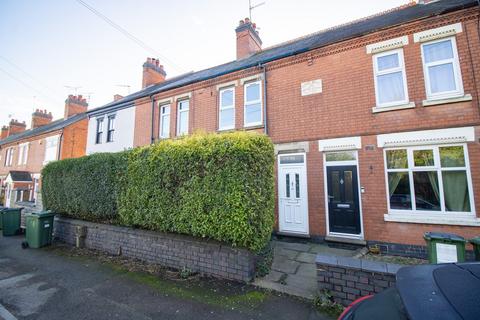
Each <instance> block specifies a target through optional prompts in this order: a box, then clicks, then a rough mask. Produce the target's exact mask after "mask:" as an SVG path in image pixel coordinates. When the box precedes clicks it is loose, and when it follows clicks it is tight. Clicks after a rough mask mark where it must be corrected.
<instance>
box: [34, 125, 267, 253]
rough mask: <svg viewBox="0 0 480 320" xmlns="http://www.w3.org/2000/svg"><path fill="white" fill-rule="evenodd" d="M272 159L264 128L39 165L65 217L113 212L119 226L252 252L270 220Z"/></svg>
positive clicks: (48, 196)
mask: <svg viewBox="0 0 480 320" xmlns="http://www.w3.org/2000/svg"><path fill="white" fill-rule="evenodd" d="M274 162H275V156H274V152H273V144H272V143H271V141H270V139H269V138H268V137H266V136H264V135H260V134H256V133H246V132H234V133H226V134H195V135H192V136H188V137H185V138H182V139H178V140H165V141H161V142H159V143H156V144H154V145H151V146H146V147H141V148H136V149H133V150H131V151H128V152H123V153H120V154H99V155H93V156H88V157H84V158H80V159H70V160H64V161H58V162H54V163H51V164H49V165H47V166H46V167H45V169H44V170H43V188H42V189H43V197H44V203H45V205H46V207H47V208H48V209H52V210H55V211H57V212H59V213H66V214H67V215H70V216H74V217H78V218H82V219H87V220H97V219H101V218H115V217H116V218H117V220H118V221H119V223H120V224H122V225H126V226H132V227H137V228H143V229H149V230H156V231H165V232H174V233H182V234H189V235H193V236H198V237H205V238H210V239H215V240H219V241H224V242H228V243H231V244H233V245H236V246H241V247H246V248H249V249H251V250H253V251H257V252H258V251H259V250H261V249H262V248H263V247H264V246H265V244H266V243H267V242H268V240H269V238H270V235H271V232H272V229H273V224H274V213H273V212H274ZM96 164H97V165H98V167H97V166H96ZM78 185H80V186H78ZM117 214H118V216H116V215H117Z"/></svg>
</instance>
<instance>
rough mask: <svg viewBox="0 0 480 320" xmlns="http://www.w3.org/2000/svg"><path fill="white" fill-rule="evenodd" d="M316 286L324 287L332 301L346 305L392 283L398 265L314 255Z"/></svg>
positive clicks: (379, 290) (380, 290) (377, 291)
mask: <svg viewBox="0 0 480 320" xmlns="http://www.w3.org/2000/svg"><path fill="white" fill-rule="evenodd" d="M316 264H317V279H318V289H319V290H320V291H322V290H328V291H330V293H331V294H332V296H333V298H334V300H335V302H337V303H341V304H343V305H345V306H346V305H349V304H350V303H351V302H353V301H355V300H356V299H358V298H360V297H363V296H368V295H371V294H375V293H379V292H382V291H383V290H385V289H387V288H389V287H391V286H394V285H395V282H396V281H395V276H396V274H397V271H398V269H400V267H401V266H399V265H396V264H391V263H385V262H378V261H369V260H361V259H355V258H349V257H336V256H323V255H318V256H317V259H316Z"/></svg>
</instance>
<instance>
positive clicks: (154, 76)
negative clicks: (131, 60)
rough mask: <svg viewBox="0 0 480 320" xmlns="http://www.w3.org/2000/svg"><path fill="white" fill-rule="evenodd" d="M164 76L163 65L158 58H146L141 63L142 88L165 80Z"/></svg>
mask: <svg viewBox="0 0 480 320" xmlns="http://www.w3.org/2000/svg"><path fill="white" fill-rule="evenodd" d="M166 76H167V74H166V72H165V70H164V69H163V65H161V64H160V61H159V60H158V59H155V58H147V61H146V62H145V63H144V64H143V78H142V89H143V88H146V87H148V86H150V85H152V84H157V83H160V82H163V81H165V77H166Z"/></svg>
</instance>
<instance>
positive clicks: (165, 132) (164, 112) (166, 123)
mask: <svg viewBox="0 0 480 320" xmlns="http://www.w3.org/2000/svg"><path fill="white" fill-rule="evenodd" d="M160 138H162V139H167V138H170V104H165V105H162V106H160Z"/></svg>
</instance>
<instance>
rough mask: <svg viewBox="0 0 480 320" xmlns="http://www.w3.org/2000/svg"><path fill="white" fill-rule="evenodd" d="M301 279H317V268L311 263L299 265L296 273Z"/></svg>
mask: <svg viewBox="0 0 480 320" xmlns="http://www.w3.org/2000/svg"><path fill="white" fill-rule="evenodd" d="M296 274H297V275H300V276H302V277H311V278H314V279H316V278H317V266H316V265H315V264H313V263H301V264H300V266H299V267H298V269H297V272H296Z"/></svg>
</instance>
